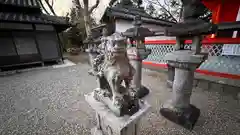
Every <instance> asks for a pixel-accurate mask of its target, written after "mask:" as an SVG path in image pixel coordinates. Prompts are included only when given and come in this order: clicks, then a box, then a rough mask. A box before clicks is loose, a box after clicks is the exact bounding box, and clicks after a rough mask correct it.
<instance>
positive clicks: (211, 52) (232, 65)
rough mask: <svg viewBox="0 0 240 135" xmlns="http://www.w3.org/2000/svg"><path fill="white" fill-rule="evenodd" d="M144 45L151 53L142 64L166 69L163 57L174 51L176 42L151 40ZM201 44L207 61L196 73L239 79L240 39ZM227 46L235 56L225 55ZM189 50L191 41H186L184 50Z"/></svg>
mask: <svg viewBox="0 0 240 135" xmlns="http://www.w3.org/2000/svg"><path fill="white" fill-rule="evenodd" d="M145 44H146V47H147V48H149V49H151V50H152V53H151V54H150V55H149V56H148V58H147V59H146V60H144V61H143V64H144V65H150V66H155V67H162V68H167V64H166V61H165V60H164V57H165V55H166V54H167V53H169V52H172V51H174V45H175V44H176V41H175V40H155V41H153V40H151V41H145ZM202 44H203V45H202V52H203V53H208V59H207V60H206V61H204V62H203V63H202V64H201V66H200V67H199V68H198V69H197V70H196V72H198V73H202V74H205V75H211V76H217V77H224V78H230V79H240V38H219V39H204V40H203V41H202ZM229 46H230V48H231V49H232V50H233V51H234V53H235V54H226V47H228V48H229ZM190 48H191V41H190V40H187V41H186V45H185V49H190ZM224 48H225V49H224ZM231 53H232V52H231Z"/></svg>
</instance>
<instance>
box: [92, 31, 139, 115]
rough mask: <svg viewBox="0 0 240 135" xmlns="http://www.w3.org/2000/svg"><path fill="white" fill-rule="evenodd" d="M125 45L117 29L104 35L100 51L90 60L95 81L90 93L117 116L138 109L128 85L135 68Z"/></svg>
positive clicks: (124, 40) (133, 94) (136, 100)
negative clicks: (93, 90)
mask: <svg viewBox="0 0 240 135" xmlns="http://www.w3.org/2000/svg"><path fill="white" fill-rule="evenodd" d="M126 47H127V43H126V38H125V37H123V36H122V35H121V34H119V33H114V34H113V35H111V36H107V37H104V38H103V40H102V43H101V44H100V45H99V50H101V51H100V54H99V55H98V56H97V57H96V59H95V60H94V62H95V63H94V64H95V65H94V67H95V70H96V72H97V74H95V75H96V76H97V79H98V82H99V88H97V89H96V90H95V96H94V97H95V98H96V99H97V100H99V101H101V102H103V103H104V104H106V105H107V106H108V107H109V108H110V109H111V110H112V111H113V112H114V113H115V114H116V115H117V116H122V115H124V114H130V115H131V114H133V113H135V112H136V111H138V109H139V105H138V99H137V96H136V92H135V90H133V89H132V88H130V83H131V80H132V77H133V75H134V73H135V70H134V68H133V67H132V66H131V64H130V63H129V59H128V57H127V51H126ZM122 82H124V84H125V85H124V86H123V85H121V84H122Z"/></svg>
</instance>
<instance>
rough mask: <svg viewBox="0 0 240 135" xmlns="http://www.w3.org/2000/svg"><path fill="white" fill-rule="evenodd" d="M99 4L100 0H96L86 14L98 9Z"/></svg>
mask: <svg viewBox="0 0 240 135" xmlns="http://www.w3.org/2000/svg"><path fill="white" fill-rule="evenodd" d="M99 3H100V0H96V3H95V5H93V6H92V7H91V8H90V10H89V11H88V12H89V13H92V12H93V10H94V9H95V8H97V7H98V5H99Z"/></svg>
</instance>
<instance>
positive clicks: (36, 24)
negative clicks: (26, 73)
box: [0, 0, 69, 68]
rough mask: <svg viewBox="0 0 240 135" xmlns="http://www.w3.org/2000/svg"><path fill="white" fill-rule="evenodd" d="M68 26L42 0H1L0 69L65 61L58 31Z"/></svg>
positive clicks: (63, 19) (64, 20) (62, 18)
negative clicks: (44, 7)
mask: <svg viewBox="0 0 240 135" xmlns="http://www.w3.org/2000/svg"><path fill="white" fill-rule="evenodd" d="M68 27H69V25H68V24H67V20H66V18H65V17H56V16H50V15H45V14H43V13H42V11H41V4H40V3H39V1H38V0H0V68H2V67H9V66H15V65H22V64H30V63H44V62H47V61H58V60H62V58H63V56H62V49H61V43H60V40H59V36H58V33H59V32H61V31H63V30H65V29H67V28H68Z"/></svg>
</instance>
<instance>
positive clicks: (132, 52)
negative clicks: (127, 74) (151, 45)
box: [127, 47, 151, 98]
mask: <svg viewBox="0 0 240 135" xmlns="http://www.w3.org/2000/svg"><path fill="white" fill-rule="evenodd" d="M150 53H151V50H147V49H144V48H143V49H141V48H136V47H130V48H128V50H127V54H128V58H129V61H130V63H131V65H132V66H133V68H134V69H135V74H134V76H133V80H132V87H133V88H134V89H136V90H137V95H138V97H139V98H143V97H145V96H146V95H148V93H149V90H148V89H147V88H146V87H144V86H142V61H143V60H144V59H146V58H147V57H148V55H149V54H150Z"/></svg>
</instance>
